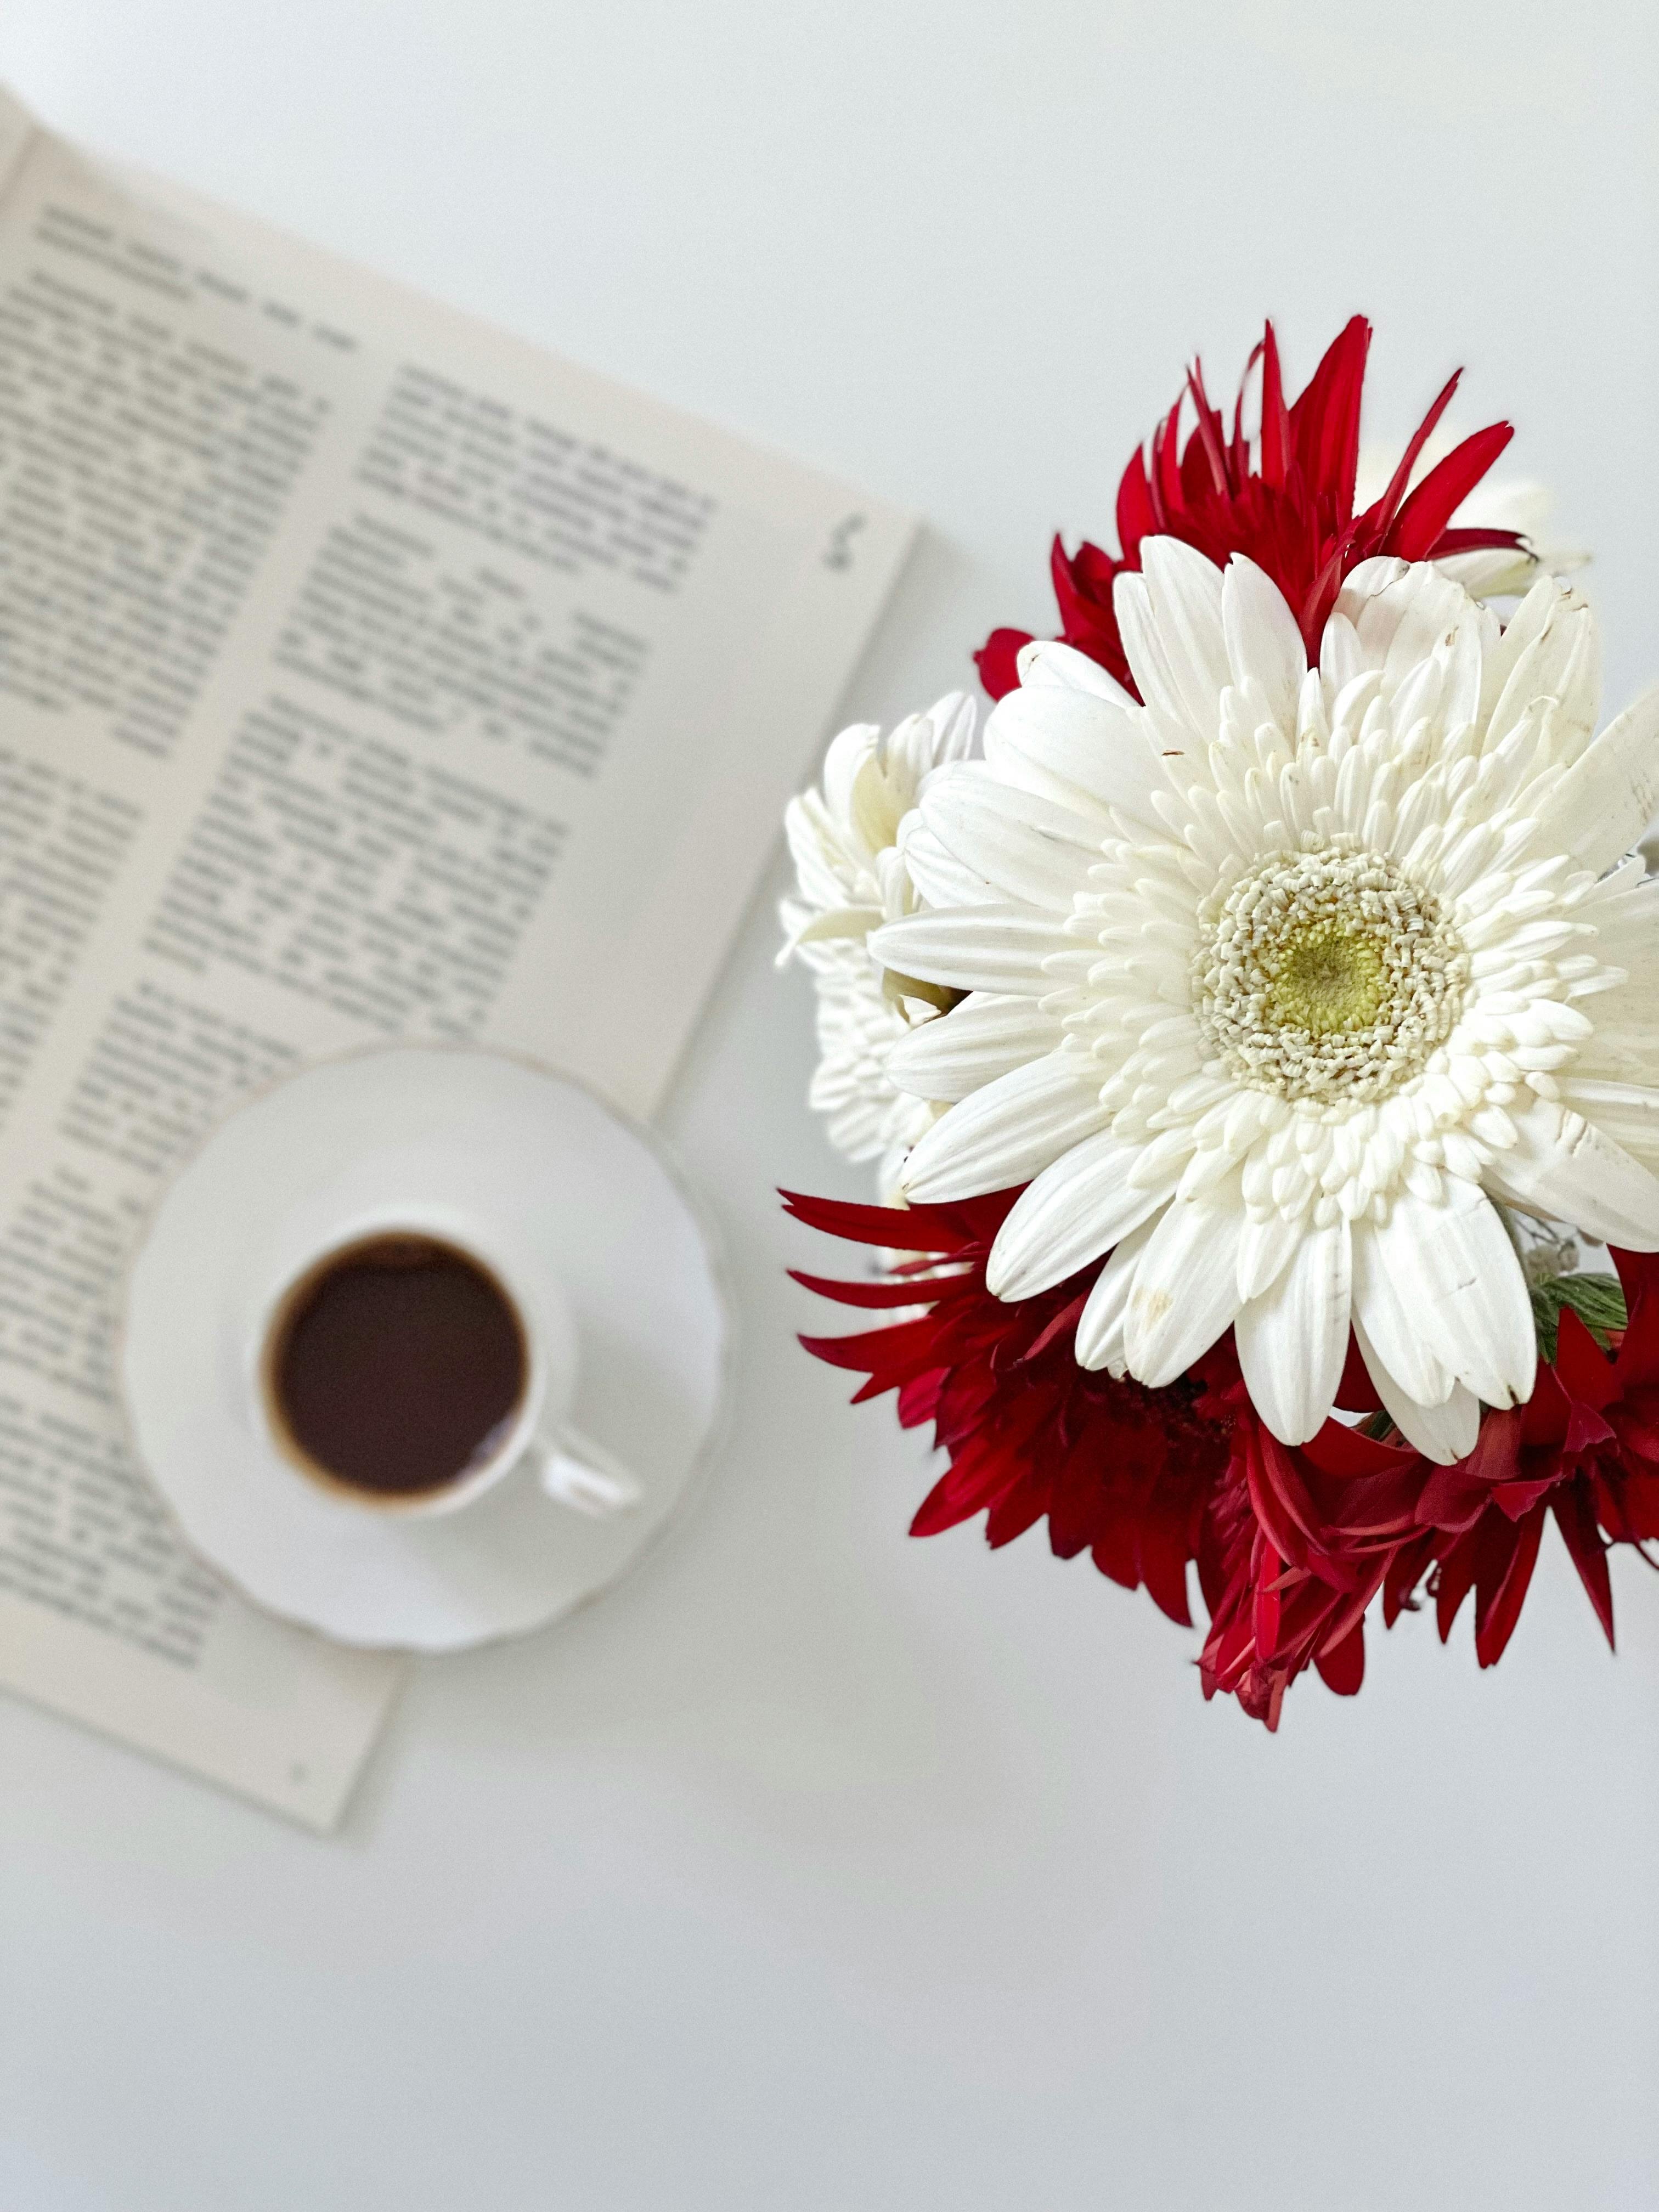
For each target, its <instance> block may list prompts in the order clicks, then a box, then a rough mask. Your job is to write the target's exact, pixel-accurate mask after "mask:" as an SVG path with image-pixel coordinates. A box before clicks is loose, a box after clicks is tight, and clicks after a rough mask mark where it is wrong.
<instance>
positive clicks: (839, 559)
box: [823, 514, 864, 568]
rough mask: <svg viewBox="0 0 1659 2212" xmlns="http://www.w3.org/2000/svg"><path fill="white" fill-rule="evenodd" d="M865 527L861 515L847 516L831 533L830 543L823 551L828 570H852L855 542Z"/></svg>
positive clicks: (824, 563)
mask: <svg viewBox="0 0 1659 2212" xmlns="http://www.w3.org/2000/svg"><path fill="white" fill-rule="evenodd" d="M863 527H864V517H863V516H862V515H861V514H845V515H843V516H842V519H841V520H840V521H839V522H838V523H837V524H836V526H835V528H834V529H833V530H832V531H831V532H829V544H827V545H826V546H825V547H824V549H823V565H824V567H825V568H851V567H852V565H853V540H854V538H856V537H857V536H858V534H859V532H860V530H862V529H863Z"/></svg>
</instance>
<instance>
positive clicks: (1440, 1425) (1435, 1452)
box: [1353, 1316, 1480, 1467]
mask: <svg viewBox="0 0 1659 2212" xmlns="http://www.w3.org/2000/svg"><path fill="white" fill-rule="evenodd" d="M1353 1333H1354V1340H1355V1342H1356V1343H1357V1344H1358V1346H1359V1352H1360V1357H1361V1358H1363V1359H1364V1363H1365V1368H1366V1372H1367V1373H1368V1374H1369V1375H1370V1378H1371V1381H1372V1382H1373V1383H1375V1384H1376V1395H1377V1396H1378V1397H1379V1398H1380V1399H1381V1400H1382V1401H1383V1408H1384V1410H1385V1411H1386V1413H1388V1416H1389V1419H1390V1420H1391V1421H1392V1422H1393V1423H1394V1425H1395V1428H1397V1429H1398V1430H1399V1431H1400V1433H1401V1436H1402V1437H1405V1439H1406V1442H1407V1443H1408V1444H1410V1445H1412V1446H1413V1448H1414V1449H1416V1450H1418V1451H1420V1452H1421V1453H1422V1454H1423V1455H1424V1457H1425V1459H1431V1460H1435V1461H1437V1462H1438V1463H1439V1465H1440V1466H1442V1467H1449V1466H1450V1465H1451V1463H1452V1462H1453V1461H1454V1460H1458V1459H1466V1458H1467V1457H1468V1455H1469V1453H1470V1452H1472V1451H1473V1450H1474V1441H1475V1438H1476V1437H1478V1436H1479V1435H1480V1400H1479V1399H1478V1398H1477V1397H1476V1396H1475V1395H1474V1391H1473V1390H1466V1389H1464V1387H1463V1385H1462V1383H1453V1385H1452V1387H1451V1391H1450V1395H1449V1396H1447V1397H1445V1398H1443V1399H1442V1400H1441V1401H1440V1403H1439V1404H1438V1405H1437V1406H1425V1405H1424V1404H1423V1403H1422V1402H1421V1401H1419V1400H1418V1399H1416V1398H1413V1396H1412V1395H1411V1394H1410V1393H1409V1392H1408V1391H1407V1390H1406V1389H1403V1388H1402V1387H1401V1382H1400V1378H1399V1376H1396V1375H1395V1374H1393V1373H1391V1372H1390V1370H1389V1367H1388V1364H1387V1363H1386V1362H1385V1361H1384V1360H1383V1359H1382V1358H1379V1357H1378V1355H1377V1351H1376V1346H1375V1345H1374V1344H1373V1343H1372V1342H1371V1340H1370V1338H1369V1337H1368V1336H1367V1335H1366V1334H1365V1330H1364V1324H1363V1323H1362V1322H1360V1320H1359V1319H1358V1316H1355V1318H1354V1324H1353Z"/></svg>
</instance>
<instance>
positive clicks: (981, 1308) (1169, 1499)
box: [784, 1190, 1231, 1626]
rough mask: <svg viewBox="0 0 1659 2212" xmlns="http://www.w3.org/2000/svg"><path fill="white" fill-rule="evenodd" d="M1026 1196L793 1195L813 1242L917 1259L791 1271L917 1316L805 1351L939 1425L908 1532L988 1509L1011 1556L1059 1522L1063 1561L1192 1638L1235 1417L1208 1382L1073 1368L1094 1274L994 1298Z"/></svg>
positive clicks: (865, 1302)
mask: <svg viewBox="0 0 1659 2212" xmlns="http://www.w3.org/2000/svg"><path fill="white" fill-rule="evenodd" d="M1017 1197H1018V1192H1017V1191H1012V1190H1010V1191H1002V1192H1000V1193H998V1194H996V1195H994V1196H993V1197H988V1198H976V1199H970V1200H964V1201H963V1202H962V1203H961V1204H958V1205H954V1206H911V1207H908V1209H906V1210H905V1211H903V1212H897V1211H895V1210H894V1209H893V1208H891V1207H889V1206H849V1205H845V1204H842V1203H840V1202H838V1201H836V1200H831V1199H822V1198H806V1197H803V1196H800V1195H799V1194H795V1193H793V1192H786V1193H785V1194H784V1198H785V1203H786V1204H787V1207H788V1210H789V1211H790V1212H791V1213H793V1215H794V1216H795V1218H797V1219H798V1220H799V1221H804V1222H805V1223H806V1224H807V1225H809V1226H810V1227H811V1228H814V1229H820V1230H823V1231H826V1232H827V1233H828V1234H829V1236H832V1237H847V1238H849V1239H851V1240H852V1241H853V1242H854V1243H862V1244H871V1245H874V1246H876V1247H878V1249H886V1250H889V1251H892V1250H902V1251H904V1252H907V1253H908V1254H911V1255H921V1257H919V1258H917V1257H912V1258H909V1259H907V1260H905V1261H902V1262H900V1264H899V1265H898V1267H896V1269H895V1270H894V1271H893V1273H890V1275H888V1276H887V1277H886V1278H885V1279H883V1280H881V1281H878V1282H851V1283H849V1282H839V1281H834V1280H830V1279H826V1278H824V1277H823V1276H817V1275H807V1274H803V1273H799V1271H792V1272H793V1273H794V1276H795V1280H796V1281H797V1282H799V1283H803V1284H805V1286H806V1288H807V1289H808V1290H811V1291H817V1292H818V1294H819V1295H820V1296H821V1297H828V1298H834V1299H836V1301H837V1302H838V1303H839V1304H842V1305H848V1306H862V1307H869V1308H887V1309H893V1308H905V1309H911V1311H910V1312H909V1313H908V1316H907V1317H905V1318H902V1319H900V1320H896V1321H893V1322H888V1323H886V1324H885V1325H884V1326H883V1327H880V1328H872V1329H869V1330H866V1331H865V1332H863V1333H862V1334H858V1335H853V1336H839V1337H819V1336H812V1337H803V1338H802V1339H801V1341H802V1343H803V1344H804V1345H805V1346H806V1349H807V1350H808V1351H809V1352H813V1353H815V1354H816V1355H817V1358H820V1359H824V1360H828V1361H829V1363H830V1364H831V1365H833V1366H836V1367H846V1368H851V1369H853V1370H854V1371H855V1372H857V1373H860V1374H863V1375H865V1376H867V1377H868V1378H869V1379H868V1380H867V1381H866V1383H864V1385H863V1387H862V1388H861V1389H860V1390H859V1392H858V1393H857V1395H856V1397H855V1399H854V1403H855V1404H857V1403H859V1402H860V1401H863V1400H864V1399H866V1398H874V1397H878V1396H880V1395H882V1393H883V1392H884V1391H887V1390H896V1391H897V1392H898V1413H899V1419H900V1420H901V1421H902V1423H903V1424H904V1425H905V1426H906V1427H907V1428H915V1427H917V1426H919V1425H921V1423H923V1422H926V1421H932V1422H933V1425H934V1434H935V1437H936V1439H937V1441H938V1443H939V1444H940V1445H941V1446H943V1448H944V1449H945V1450H946V1451H947V1452H948V1453H949V1454H950V1455H951V1464H950V1466H949V1468H947V1469H946V1471H945V1474H943V1475H942V1476H941V1477H940V1479H939V1481H938V1482H937V1483H936V1484H935V1485H934V1486H933V1489H932V1490H931V1491H930V1492H929V1493H928V1495H927V1498H925V1499H924V1500H923V1502H922V1504H921V1510H920V1511H919V1512H918V1513H917V1514H916V1516H915V1520H914V1521H913V1522H911V1524H910V1533H911V1534H913V1535H915V1536H932V1535H936V1534H939V1531H940V1530H942V1529H945V1528H954V1527H955V1526H956V1524H957V1522H960V1521H966V1520H969V1519H970V1518H971V1517H972V1516H974V1515H975V1514H978V1513H983V1514H984V1515H985V1516H986V1534H987V1538H988V1539H989V1541H990V1542H991V1543H992V1544H994V1545H1000V1544H1006V1543H1008V1542H1010V1541H1012V1539H1013V1538H1014V1537H1016V1536H1018V1535H1020V1534H1023V1532H1024V1530H1025V1529H1027V1528H1030V1527H1031V1526H1032V1524H1033V1523H1034V1522H1036V1521H1038V1520H1040V1519H1042V1517H1043V1516H1045V1515H1046V1516H1048V1541H1049V1543H1050V1545H1051V1546H1052V1547H1053V1549H1054V1552H1055V1553H1056V1554H1057V1555H1058V1556H1059V1557H1060V1559H1072V1558H1074V1557H1075V1556H1076V1554H1077V1553H1079V1552H1082V1551H1085V1550H1086V1551H1088V1552H1089V1553H1090V1554H1091V1557H1092V1559H1093V1560H1094V1563H1095V1565H1097V1567H1098V1568H1099V1569H1100V1571H1101V1572H1102V1573H1103V1574H1104V1575H1109V1577H1111V1579H1112V1580H1113V1581H1114V1582H1116V1583H1122V1584H1123V1585H1124V1587H1125V1588H1126V1589H1137V1588H1139V1586H1140V1585H1141V1584H1143V1583H1144V1584H1145V1586H1146V1589H1147V1590H1148V1591H1149V1592H1150V1594H1151V1595H1152V1598H1153V1600H1154V1601H1155V1602H1156V1603H1157V1604H1158V1606H1159V1607H1162V1609H1163V1610H1164V1612H1165V1613H1168V1614H1169V1616H1170V1619H1171V1620H1177V1621H1180V1622H1181V1623H1182V1626H1188V1625H1190V1623H1191V1620H1192V1613H1191V1611H1190V1609H1189V1607H1188V1591H1187V1563H1188V1560H1189V1559H1193V1558H1194V1557H1195V1556H1196V1553H1197V1547H1198V1542H1199V1538H1200V1532H1201V1529H1202V1527H1203V1523H1204V1518H1205V1515H1206V1510H1207V1508H1208V1504H1209V1500H1210V1497H1211V1493H1212V1491H1213V1489H1214V1486H1215V1485H1216V1483H1217V1481H1218V1480H1219V1479H1220V1478H1221V1477H1222V1476H1223V1474H1225V1470H1226V1467H1227V1462H1228V1453H1229V1443H1228V1431H1229V1426H1230V1424H1231V1415H1230V1413H1229V1412H1228V1411H1227V1410H1226V1409H1225V1408H1224V1407H1220V1406H1219V1405H1216V1406H1215V1407H1213V1408H1210V1407H1207V1405H1206V1395H1207V1394H1206V1391H1205V1389H1204V1388H1203V1386H1202V1385H1201V1384H1200V1383H1197V1382H1181V1383H1174V1384H1172V1385H1170V1387H1169V1388H1168V1389H1162V1390H1149V1389H1146V1388H1145V1387H1144V1386H1143V1385H1142V1384H1140V1383H1133V1382H1118V1381H1115V1379H1114V1378H1113V1377H1112V1376H1109V1375H1107V1374H1095V1373H1091V1372H1089V1371H1088V1370H1085V1369H1084V1368H1081V1367H1079V1365H1078V1364H1077V1359H1076V1356H1075V1354H1074V1352H1073V1342H1072V1340H1073V1334H1075V1330H1076V1327H1077V1317H1078V1315H1079V1313H1080V1312H1081V1310H1082V1307H1083V1301H1084V1299H1085V1297H1086V1296H1087V1295H1088V1291H1089V1288H1090V1285H1091V1284H1092V1282H1093V1280H1094V1279H1095V1277H1096V1275H1097V1274H1098V1273H1099V1272H1100V1269H1099V1265H1098V1263H1097V1264H1096V1265H1095V1266H1093V1267H1089V1268H1086V1269H1085V1270H1084V1272H1083V1273H1080V1274H1079V1275H1077V1276H1075V1277H1074V1278H1073V1279H1072V1280H1071V1281H1070V1282H1067V1283H1062V1284H1060V1285H1059V1286H1058V1287H1057V1288H1055V1289H1054V1290H1052V1291H1044V1292H1043V1293H1042V1296H1041V1297H1033V1298H1023V1299H1021V1300H1019V1301H1018V1303H1017V1304H1004V1302H1003V1301H1002V1300H1001V1299H1000V1298H995V1297H992V1295H991V1293H990V1292H989V1291H987V1289H986V1287H985V1261H986V1257H987V1254H988V1253H989V1251H990V1249H991V1244H992V1241H993V1239H994V1237H995V1236H996V1233H997V1231H998V1229H999V1228H1000V1226H1001V1224H1002V1220H1003V1217H1004V1216H1005V1215H1006V1212H1007V1211H1008V1209H1009V1207H1010V1206H1012V1204H1013V1202H1014V1200H1015V1199H1016V1198H1017ZM918 1308H921V1309H923V1310H921V1311H916V1310H915V1309H918Z"/></svg>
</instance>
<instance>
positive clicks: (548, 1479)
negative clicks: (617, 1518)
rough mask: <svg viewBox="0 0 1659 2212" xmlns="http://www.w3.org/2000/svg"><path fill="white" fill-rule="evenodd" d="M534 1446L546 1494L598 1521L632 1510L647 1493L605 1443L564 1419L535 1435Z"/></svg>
mask: <svg viewBox="0 0 1659 2212" xmlns="http://www.w3.org/2000/svg"><path fill="white" fill-rule="evenodd" d="M532 1449H533V1450H534V1452H535V1453H536V1455H537V1457H538V1461H539V1468H538V1473H539V1474H540V1477H541V1485H542V1488H543V1490H544V1492H546V1494H547V1496H548V1497H550V1498H554V1499H556V1501H557V1502H558V1504H561V1505H569V1506H572V1507H574V1510H576V1511H577V1512H578V1513H586V1514H589V1515H591V1516H592V1517H593V1518H594V1519H595V1520H599V1521H604V1520H609V1518H610V1517H611V1515H612V1514H614V1513H631V1512H632V1511H633V1510H634V1508H635V1506H636V1505H637V1504H639V1502H640V1500H641V1498H642V1497H643V1495H644V1492H642V1491H641V1488H640V1486H639V1483H638V1481H637V1480H636V1479H635V1476H634V1475H632V1474H630V1473H629V1470H628V1469H627V1468H625V1467H624V1466H623V1463H622V1462H621V1461H620V1460H619V1459H617V1457H616V1456H615V1455H614V1454H613V1453H611V1452H608V1451H606V1450H605V1447H604V1445H603V1444H596V1443H594V1442H593V1441H592V1437H585V1436H584V1435H583V1434H582V1432H581V1431H580V1429H577V1428H573V1427H572V1426H571V1425H570V1423H569V1422H568V1421H561V1422H560V1423H559V1425H558V1426H557V1427H556V1428H553V1429H550V1430H548V1431H544V1433H543V1434H542V1435H541V1436H538V1437H537V1438H536V1441H535V1443H534V1445H533V1446H532Z"/></svg>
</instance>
